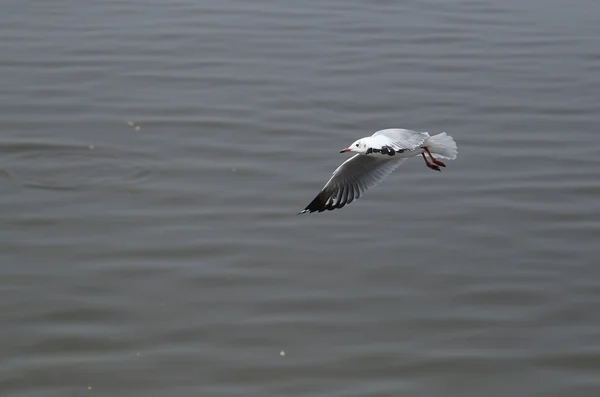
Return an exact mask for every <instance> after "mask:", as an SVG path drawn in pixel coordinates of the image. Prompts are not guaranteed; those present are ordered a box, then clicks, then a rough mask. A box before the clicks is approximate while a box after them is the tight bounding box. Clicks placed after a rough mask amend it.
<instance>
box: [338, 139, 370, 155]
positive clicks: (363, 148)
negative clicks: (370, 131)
mask: <svg viewBox="0 0 600 397" xmlns="http://www.w3.org/2000/svg"><path fill="white" fill-rule="evenodd" d="M367 139H368V137H367V138H361V139H359V140H357V141H354V142H353V143H352V145H350V146H348V147H347V148H345V149H342V150H340V153H346V152H356V153H362V154H365V153H366V152H367V149H368V148H369V145H367Z"/></svg>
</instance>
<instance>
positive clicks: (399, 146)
mask: <svg viewBox="0 0 600 397" xmlns="http://www.w3.org/2000/svg"><path fill="white" fill-rule="evenodd" d="M347 152H355V153H356V154H355V155H354V156H352V157H350V158H349V159H348V160H346V161H344V162H343V163H342V164H341V165H340V166H339V167H338V168H337V169H336V170H335V171H333V175H332V176H331V178H330V179H329V181H327V183H326V184H325V186H323V188H322V189H321V191H320V192H319V194H317V197H315V198H314V200H313V201H311V202H310V204H308V205H307V206H306V208H305V209H304V210H302V211H300V212H299V213H298V215H300V214H306V213H312V212H316V211H318V212H323V211H333V210H334V209H336V208H342V207H344V206H345V205H346V204H350V203H351V202H352V201H354V200H358V199H359V198H360V197H361V196H362V195H363V194H364V193H365V192H366V191H367V190H368V189H371V188H373V187H375V186H376V185H378V184H379V183H381V181H383V180H384V179H385V178H386V177H387V176H388V175H389V174H391V173H392V172H393V171H394V170H395V169H396V168H398V166H399V165H400V164H402V163H403V162H404V161H406V159H407V158H409V157H415V156H419V155H421V156H422V157H423V160H425V165H426V166H427V167H428V168H430V169H432V170H435V171H441V168H440V167H446V164H444V163H443V162H442V161H440V160H439V159H445V160H454V159H455V158H456V156H457V154H458V150H457V147H456V142H454V139H452V137H451V136H450V135H447V134H446V133H445V132H442V133H441V134H437V135H434V136H430V135H429V133H427V132H417V131H411V130H405V129H401V128H389V129H385V130H380V131H377V132H376V133H374V134H373V135H371V136H367V137H364V138H361V139H359V140H357V141H355V142H354V143H352V145H350V146H349V147H347V148H345V149H342V150H341V151H340V153H347ZM428 157H429V158H428Z"/></svg>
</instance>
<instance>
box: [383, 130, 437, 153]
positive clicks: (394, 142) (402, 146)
mask: <svg viewBox="0 0 600 397" xmlns="http://www.w3.org/2000/svg"><path fill="white" fill-rule="evenodd" d="M427 138H429V134H428V133H427V132H416V131H411V130H404V129H400V128H389V129H387V130H381V131H377V132H376V133H374V134H373V135H372V136H371V145H373V147H376V148H378V149H380V148H381V147H382V146H391V147H392V148H393V149H394V150H413V149H415V148H417V147H419V146H421V145H422V144H423V142H425V140H427Z"/></svg>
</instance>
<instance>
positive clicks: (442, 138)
mask: <svg viewBox="0 0 600 397" xmlns="http://www.w3.org/2000/svg"><path fill="white" fill-rule="evenodd" d="M422 146H427V147H428V148H429V150H430V151H431V154H433V155H434V156H433V157H435V158H442V159H448V160H454V159H455V158H456V155H457V154H458V149H457V147H456V142H454V139H452V137H451V136H450V135H446V133H445V132H442V133H441V134H437V135H434V136H432V137H429V138H428V139H427V140H426V141H425V142H424V143H423V145H422Z"/></svg>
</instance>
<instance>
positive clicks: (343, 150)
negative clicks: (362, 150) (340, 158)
mask: <svg viewBox="0 0 600 397" xmlns="http://www.w3.org/2000/svg"><path fill="white" fill-rule="evenodd" d="M349 151H350V148H349V147H347V148H346V149H342V150H340V153H346V152H349Z"/></svg>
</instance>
